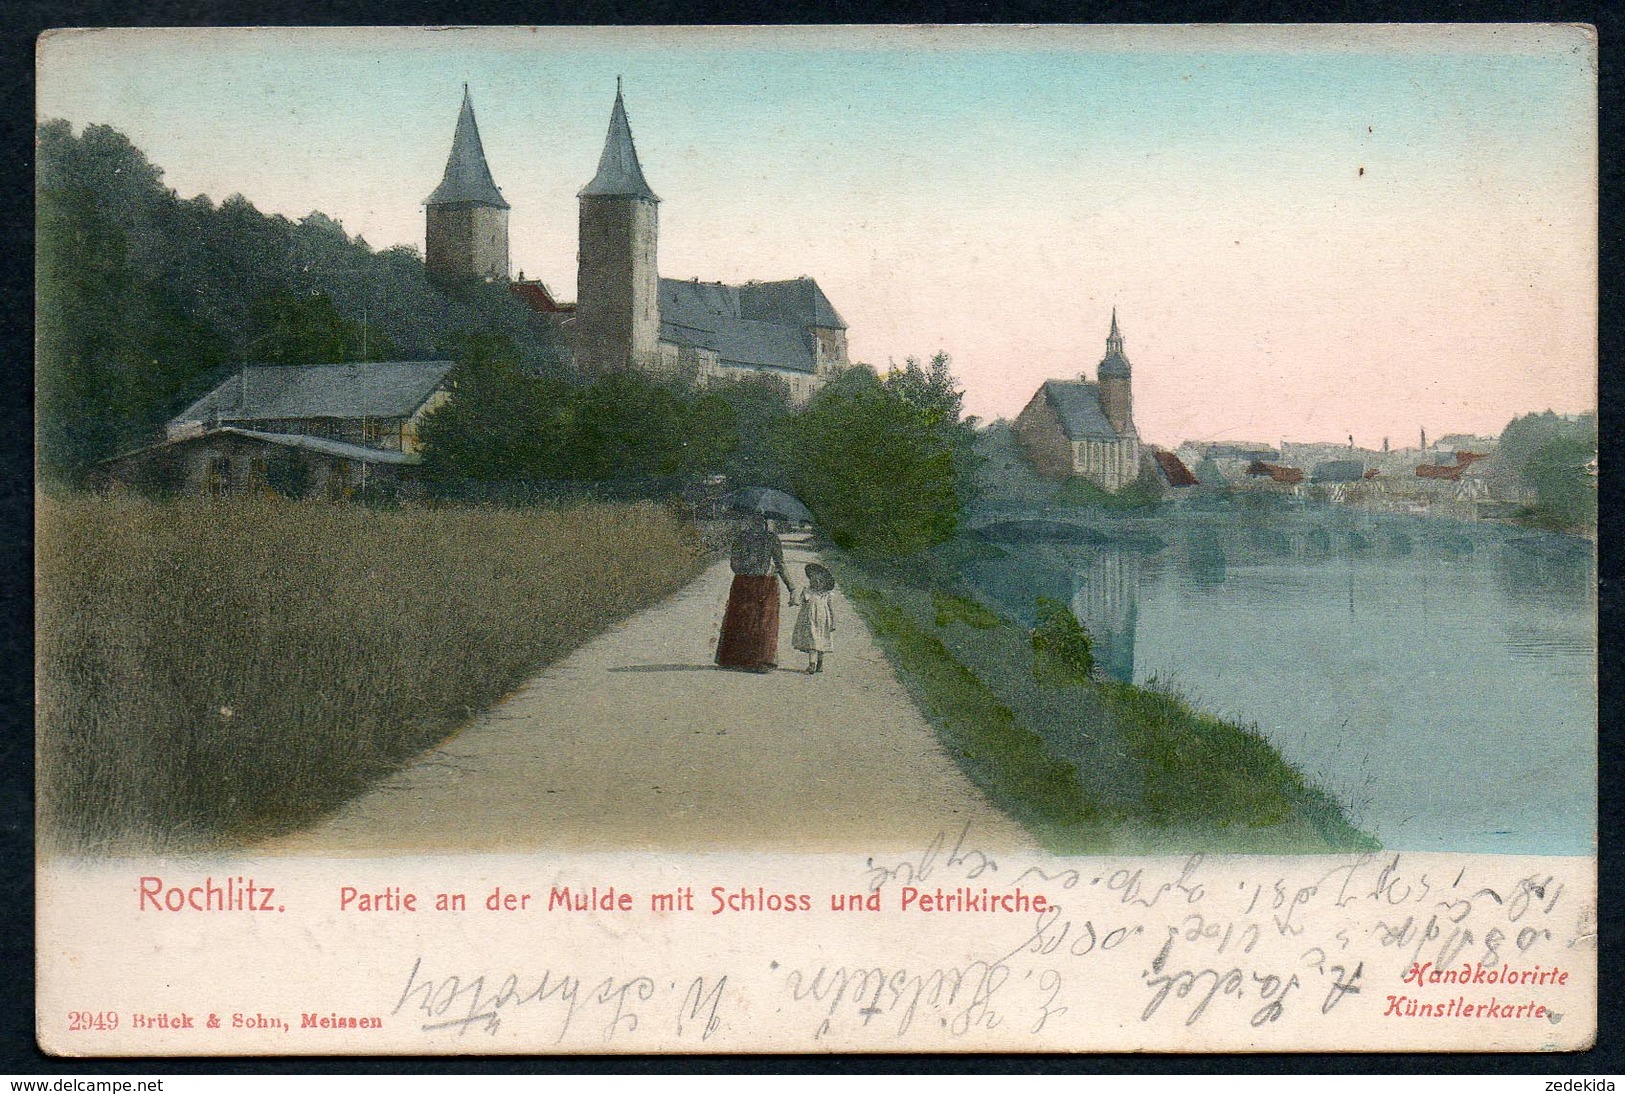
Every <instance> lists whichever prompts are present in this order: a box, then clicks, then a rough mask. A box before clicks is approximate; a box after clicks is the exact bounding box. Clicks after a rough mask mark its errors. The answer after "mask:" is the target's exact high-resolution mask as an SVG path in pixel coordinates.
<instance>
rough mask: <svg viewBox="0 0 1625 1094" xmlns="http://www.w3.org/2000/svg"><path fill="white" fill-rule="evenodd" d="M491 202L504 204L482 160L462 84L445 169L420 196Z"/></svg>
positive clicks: (439, 201) (444, 201) (437, 201)
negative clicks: (431, 190) (435, 183)
mask: <svg viewBox="0 0 1625 1094" xmlns="http://www.w3.org/2000/svg"><path fill="white" fill-rule="evenodd" d="M465 202H466V203H469V204H474V205H492V206H495V207H496V208H498V209H506V208H508V203H507V202H506V201H504V200H502V191H501V190H498V189H497V184H496V180H494V179H493V178H491V168H490V167H489V166H488V165H487V164H486V162H485V146H484V145H482V144H481V143H480V127H479V126H478V125H477V124H476V123H475V121H474V100H473V99H471V98H470V97H469V94H468V85H467V84H464V85H463V109H462V112H461V113H459V114H458V115H457V132H456V133H455V134H454V135H453V136H452V138H451V155H450V156H448V157H447V158H446V173H445V175H444V176H443V177H442V178H441V180H440V185H439V186H436V187H435V188H434V193H432V194H430V195H429V196H428V198H427V199H425V200H424V203H423V204H425V205H457V204H461V203H465Z"/></svg>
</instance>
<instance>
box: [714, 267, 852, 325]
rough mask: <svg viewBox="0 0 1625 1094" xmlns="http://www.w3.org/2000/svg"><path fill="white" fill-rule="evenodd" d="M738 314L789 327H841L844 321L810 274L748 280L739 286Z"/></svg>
mask: <svg viewBox="0 0 1625 1094" xmlns="http://www.w3.org/2000/svg"><path fill="white" fill-rule="evenodd" d="M739 309H740V314H741V315H743V316H744V317H745V318H746V319H758V320H761V321H763V322H767V323H783V324H785V325H787V326H793V327H824V328H826V329H834V330H845V329H846V323H845V322H843V321H842V319H841V317H840V315H839V314H838V313H837V312H836V311H835V305H833V304H831V303H830V302H829V297H827V296H825V295H824V290H823V289H820V288H819V287H818V282H816V281H814V280H813V279H812V278H810V277H797V278H794V279H793V280H790V281H752V282H750V283H749V284H745V285H741V286H739Z"/></svg>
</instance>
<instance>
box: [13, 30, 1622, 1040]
mask: <svg viewBox="0 0 1625 1094" xmlns="http://www.w3.org/2000/svg"><path fill="white" fill-rule="evenodd" d="M38 88H39V91H38V129H37V157H36V158H37V195H36V196H37V208H38V221H37V229H38V256H37V258H38V282H37V292H38V296H37V319H38V347H37V349H38V358H37V366H36V367H37V390H38V406H37V420H38V434H37V453H38V463H37V467H38V486H39V500H38V518H37V520H38V526H37V542H38V549H37V560H36V561H37V574H38V576H37V603H38V616H37V651H38V653H37V657H38V663H37V687H38V691H37V722H38V732H37V757H38V765H37V767H38V795H37V797H38V831H39V878H38V882H39V884H38V891H39V934H38V939H39V940H38V963H39V985H40V986H39V992H38V1000H37V1003H38V1037H39V1040H40V1042H41V1044H42V1045H43V1046H44V1047H45V1048H46V1049H47V1050H48V1051H50V1052H53V1053H58V1054H65V1055H121V1056H127V1055H217V1054H219V1055H236V1054H244V1053H269V1054H284V1055H285V1054H315V1053H347V1054H357V1053H359V1054H373V1053H377V1054H390V1053H417V1054H422V1053H431V1054H433V1053H447V1054H453V1053H481V1054H489V1053H554V1052H570V1053H641V1052H676V1053H695V1052H704V1053H710V1052H823V1051H829V1052H845V1051H861V1052H907V1051H921V1050H942V1051H955V1050H965V1051H990V1050H991V1051H1003V1050H1009V1051H1023V1052H1051V1051H1054V1052H1076V1051H1091V1050H1104V1051H1124V1050H1152V1051H1209V1050H1211V1051H1254V1050H1262V1051H1310V1050H1317V1051H1318V1050H1365V1051H1370V1050H1396V1049H1405V1050H1461V1049H1471V1050H1500V1049H1506V1050H1531V1049H1549V1050H1564V1049H1576V1048H1583V1047H1585V1046H1587V1045H1589V1044H1590V1043H1591V1042H1592V1041H1593V1039H1594V1037H1595V1031H1596V999H1597V974H1596V969H1597V964H1596V947H1595V941H1596V928H1595V924H1596V916H1595V909H1596V881H1595V862H1596V860H1595V847H1596V820H1597V810H1596V790H1597V766H1596V743H1597V742H1596V733H1597V716H1596V696H1597V691H1596V653H1597V639H1596V633H1597V628H1596V624H1597V614H1596V606H1595V589H1596V565H1595V551H1594V546H1595V541H1596V527H1597V419H1596V405H1597V403H1596V376H1597V351H1596V344H1597V229H1596V217H1597V199H1596V191H1597V183H1598V172H1597V128H1596V41H1595V35H1594V33H1593V31H1592V30H1591V29H1590V28H1587V27H1580V26H1557V25H1532V24H1531V25H1504V26H1495V25H1476V26H1465V25H1464V26H1445V25H1440V26H1408V27H1384V26H1362V27H1340V26H1325V27H1290V28H1288V27H1273V28H1272V27H1245V28H1226V27H1205V28H1204V27H1132V28H1119V27H1107V26H1091V27H1061V26H1046V27H1015V26H1005V27H952V28H932V27H907V28H904V27H889V28H888V27H870V28H863V27H830V28H794V27H778V28H706V29H698V28H643V29H629V28H600V29H583V28H465V29H456V28H451V29H444V28H443V29H428V28H394V29H391V28H365V29H298V28H293V29H287V28H283V29H190V30H153V29H149V30H132V29H123V30H105V29H104V30H96V29H65V30H60V31H52V32H49V33H47V34H46V35H44V36H42V38H41V39H40V41H39V44H38Z"/></svg>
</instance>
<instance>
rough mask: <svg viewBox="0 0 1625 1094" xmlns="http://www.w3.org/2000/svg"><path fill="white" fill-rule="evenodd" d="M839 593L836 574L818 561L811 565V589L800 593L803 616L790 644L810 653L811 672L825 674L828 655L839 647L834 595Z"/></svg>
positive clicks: (808, 573) (809, 668)
mask: <svg viewBox="0 0 1625 1094" xmlns="http://www.w3.org/2000/svg"><path fill="white" fill-rule="evenodd" d="M834 591H835V575H834V574H832V573H830V572H829V568H828V567H826V566H821V565H819V564H818V563H816V562H809V563H807V587H806V588H805V589H803V590H801V591H800V592H798V593H797V594H796V599H797V600H799V601H800V602H801V614H800V615H798V616H796V628H795V630H794V631H792V632H791V634H790V644H791V645H792V646H794V647H795V648H796V649H798V650H805V651H807V671H808V672H809V673H813V672H823V671H824V654H826V653H829V652H830V651H831V650H833V649H834V648H835V609H834V607H833V606H832V605H831V603H830V594H831V593H833V592H834Z"/></svg>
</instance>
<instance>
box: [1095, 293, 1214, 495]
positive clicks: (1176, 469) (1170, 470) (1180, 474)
mask: <svg viewBox="0 0 1625 1094" xmlns="http://www.w3.org/2000/svg"><path fill="white" fill-rule="evenodd" d="M1114 318H1115V315H1114ZM1151 456H1152V458H1153V459H1155V460H1156V461H1157V466H1158V467H1160V468H1162V474H1163V476H1164V477H1165V478H1167V480H1168V485H1169V486H1195V485H1197V482H1196V476H1195V475H1193V474H1191V469H1190V468H1188V467H1186V466H1185V461H1183V460H1181V459H1180V458H1179V457H1178V456H1176V455H1175V454H1174V453H1172V452H1166V451H1164V450H1162V449H1160V448H1159V449H1157V450H1155V451H1154V452H1152V453H1151Z"/></svg>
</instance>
